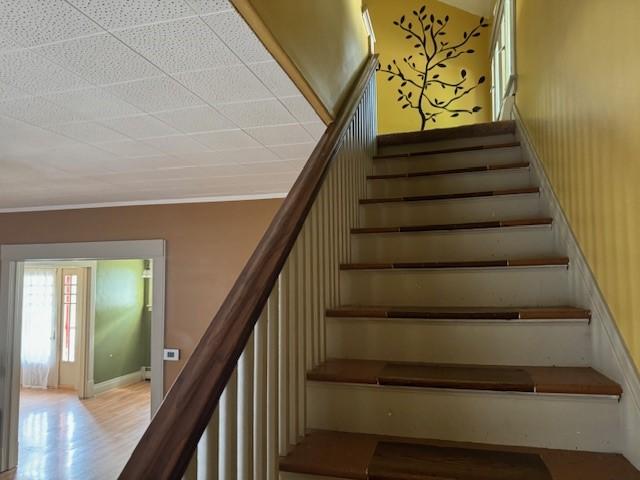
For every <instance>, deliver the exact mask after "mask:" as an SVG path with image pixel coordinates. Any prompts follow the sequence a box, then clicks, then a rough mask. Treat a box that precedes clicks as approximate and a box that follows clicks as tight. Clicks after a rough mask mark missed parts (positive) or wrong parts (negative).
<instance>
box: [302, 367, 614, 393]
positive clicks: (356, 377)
mask: <svg viewBox="0 0 640 480" xmlns="http://www.w3.org/2000/svg"><path fill="white" fill-rule="evenodd" d="M307 378H308V379H309V380H312V381H320V382H322V381H324V382H339V383H362V384H370V385H394V386H406V387H425V388H453V389H464V390H492V391H509V392H531V393H562V394H582V395H614V396H619V395H621V394H622V388H621V387H620V385H618V384H617V383H615V382H613V381H612V380H609V379H608V378H607V377H605V376H604V375H602V374H601V373H599V372H597V371H596V370H594V369H593V368H591V367H527V366H494V365H457V364H436V363H409V362H386V361H378V360H353V359H331V360H327V361H326V362H324V363H323V364H321V365H319V366H318V367H316V368H314V369H313V370H311V371H310V372H308V374H307Z"/></svg>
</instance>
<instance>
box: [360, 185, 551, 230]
mask: <svg viewBox="0 0 640 480" xmlns="http://www.w3.org/2000/svg"><path fill="white" fill-rule="evenodd" d="M542 214H543V212H542V206H541V202H540V195H539V194H537V193H535V194H521V195H505V196H495V197H479V198H465V199H451V200H432V201H426V202H397V203H376V204H363V205H361V206H360V219H361V226H363V227H369V226H370V227H391V226H400V225H403V226H406V225H432V224H442V223H465V222H474V221H478V219H481V220H482V221H487V220H512V219H520V218H535V217H539V216H543V215H542Z"/></svg>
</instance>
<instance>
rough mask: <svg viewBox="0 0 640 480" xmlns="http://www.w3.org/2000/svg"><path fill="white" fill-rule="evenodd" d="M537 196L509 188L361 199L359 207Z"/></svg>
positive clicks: (529, 190)
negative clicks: (511, 196)
mask: <svg viewBox="0 0 640 480" xmlns="http://www.w3.org/2000/svg"><path fill="white" fill-rule="evenodd" d="M534 193H537V194H539V193H540V189H539V188H538V187H524V188H510V189H505V190H485V191H480V192H462V193H441V194H437V195H411V196H407V197H387V198H363V199H360V205H378V204H387V203H402V202H405V203H412V202H435V201H442V200H462V199H473V198H486V197H506V196H510V195H532V194H534Z"/></svg>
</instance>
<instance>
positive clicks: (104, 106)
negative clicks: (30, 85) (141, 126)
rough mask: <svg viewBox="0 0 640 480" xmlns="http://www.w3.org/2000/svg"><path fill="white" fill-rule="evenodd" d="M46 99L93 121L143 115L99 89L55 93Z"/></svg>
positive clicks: (131, 106)
mask: <svg viewBox="0 0 640 480" xmlns="http://www.w3.org/2000/svg"><path fill="white" fill-rule="evenodd" d="M44 98H46V99H47V100H49V101H51V102H53V103H55V104H57V105H60V106H62V107H65V108H67V109H68V110H71V111H74V112H76V113H78V114H80V115H82V116H84V117H86V118H88V119H91V120H99V119H102V118H109V117H121V116H125V115H135V114H137V113H141V112H140V110H138V109H137V108H136V107H134V106H133V105H130V104H128V103H127V102H124V101H122V100H120V99H119V98H118V97H116V96H114V95H113V94H111V93H109V92H107V91H105V90H104V89H103V88H99V87H96V88H88V89H84V90H75V91H72V92H63V93H55V94H51V95H46V96H45V97H44Z"/></svg>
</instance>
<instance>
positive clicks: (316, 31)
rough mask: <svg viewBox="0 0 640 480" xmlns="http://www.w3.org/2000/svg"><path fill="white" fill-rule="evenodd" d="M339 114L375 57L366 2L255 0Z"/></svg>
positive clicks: (330, 108)
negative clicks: (371, 56)
mask: <svg viewBox="0 0 640 480" xmlns="http://www.w3.org/2000/svg"><path fill="white" fill-rule="evenodd" d="M249 2H250V3H251V5H252V6H253V8H254V9H255V11H256V13H257V14H258V16H259V17H260V19H261V20H262V22H263V23H264V24H265V26H266V27H267V28H268V29H269V30H270V32H271V33H272V34H273V36H274V37H275V39H276V40H277V42H278V43H279V44H280V46H281V47H282V48H283V49H284V50H285V52H286V53H287V54H288V56H289V57H290V59H291V60H292V61H293V63H294V64H295V65H296V66H297V67H298V69H299V70H300V73H301V74H302V76H303V77H304V78H305V79H306V81H307V82H308V83H309V84H310V86H311V87H312V88H313V90H314V92H315V94H316V95H317V96H318V97H319V98H320V100H321V102H322V103H323V104H324V106H325V107H326V109H327V110H328V111H329V113H330V114H331V115H332V116H334V117H335V114H336V113H337V111H338V110H339V107H340V105H341V102H342V99H343V98H344V96H345V95H346V94H347V93H348V92H349V87H350V86H351V84H352V83H353V81H354V80H355V78H356V76H357V74H358V73H359V71H360V68H361V67H362V66H363V64H364V62H365V60H366V59H367V57H368V55H369V43H368V37H367V32H366V30H365V28H364V23H363V22H362V11H361V8H362V6H361V0H249Z"/></svg>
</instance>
